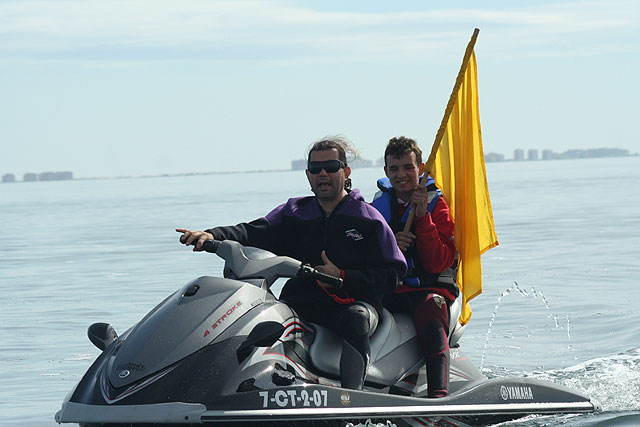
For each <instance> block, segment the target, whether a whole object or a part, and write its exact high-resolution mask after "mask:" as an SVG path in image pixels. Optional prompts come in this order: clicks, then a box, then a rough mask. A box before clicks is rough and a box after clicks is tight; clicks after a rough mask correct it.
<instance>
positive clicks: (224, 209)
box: [0, 157, 640, 426]
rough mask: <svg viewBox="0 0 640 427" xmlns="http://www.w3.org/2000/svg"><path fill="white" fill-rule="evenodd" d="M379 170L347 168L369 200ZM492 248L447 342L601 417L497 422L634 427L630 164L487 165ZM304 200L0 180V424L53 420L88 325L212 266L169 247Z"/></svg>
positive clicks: (634, 218)
mask: <svg viewBox="0 0 640 427" xmlns="http://www.w3.org/2000/svg"><path fill="white" fill-rule="evenodd" d="M381 173H382V171H381V170H377V169H356V170H355V171H354V173H353V176H352V177H353V181H354V187H356V188H359V189H360V190H361V191H362V193H363V195H364V196H365V197H366V198H367V199H368V200H370V199H371V197H372V196H373V194H374V192H375V180H376V178H378V177H379V175H381ZM487 175H488V181H489V187H490V193H491V201H492V204H493V211H494V218H495V224H496V231H497V233H498V239H499V241H500V245H499V246H498V247H497V248H494V249H492V250H490V251H488V252H487V253H486V254H485V255H484V256H483V277H484V292H483V294H482V295H480V296H478V297H477V298H476V299H474V300H473V301H472V309H473V317H472V320H471V322H470V326H469V327H468V328H467V331H466V334H465V336H464V337H463V339H462V349H463V351H464V352H465V353H466V354H467V356H469V357H470V359H471V360H472V361H474V362H475V363H476V365H477V366H481V367H482V369H483V370H484V372H485V373H486V374H487V375H488V376H490V377H500V376H511V375H519V376H522V375H526V376H532V377H536V378H540V379H545V380H550V381H553V382H556V383H559V384H563V385H565V386H568V387H571V388H574V389H577V390H579V391H581V392H583V393H586V394H588V395H591V396H592V397H594V398H596V399H597V400H599V401H600V402H601V403H602V405H603V412H601V413H598V414H594V415H588V416H556V417H541V418H531V419H525V420H521V421H519V422H517V423H509V425H523V426H546V425H553V426H558V425H571V426H573V425H579V426H617V425H628V426H631V425H640V326H639V324H638V321H639V320H640V244H639V243H638V240H639V239H640V157H628V158H612V159H592V160H573V161H569V160H563V161H538V162H505V163H490V164H488V165H487ZM306 194H309V187H308V184H307V183H306V178H305V177H304V173H303V172H301V171H299V172H294V171H287V172H269V173H241V174H226V175H200V176H183V177H156V178H128V179H102V180H74V181H65V182H36V183H13V184H1V185H0V224H2V228H1V229H0V236H1V237H2V238H1V239H0V290H1V292H0V425H2V426H4V425H7V426H10V425H21V426H53V425H56V423H55V421H54V420H53V416H54V414H55V412H56V411H57V410H58V409H59V407H60V404H61V402H62V400H63V398H64V396H65V395H66V394H67V393H68V392H69V391H70V390H71V389H72V387H73V386H74V385H75V383H76V382H77V381H78V380H79V379H80V377H81V376H82V374H83V373H84V371H85V370H86V369H87V368H88V367H89V365H90V364H91V362H92V361H93V359H94V358H95V357H96V356H97V354H98V350H97V349H96V348H95V347H94V346H93V345H92V344H91V343H90V342H89V341H88V339H87V338H86V329H87V327H88V325H90V324H92V323H94V322H109V323H111V324H112V325H113V326H114V327H115V329H116V330H117V331H124V330H125V329H127V328H128V327H130V326H131V325H132V324H134V323H135V322H137V321H138V320H139V319H140V318H142V317H143V316H144V314H146V313H147V312H148V311H149V310H150V309H151V308H153V307H154V306H155V305H156V304H157V303H159V302H160V301H161V300H162V299H164V297H166V296H167V295H168V294H169V293H171V292H173V291H174V290H175V289H177V288H178V287H181V286H182V285H184V284H185V283H186V282H187V281H189V280H191V279H192V278H194V277H197V276H201V275H220V274H221V270H222V263H221V262H220V261H219V259H218V258H217V257H216V256H214V255H210V254H202V253H198V254H194V253H192V252H191V251H189V250H188V249H186V248H185V247H184V246H181V245H179V244H178V241H177V237H178V235H177V233H175V231H174V229H175V228H176V227H186V228H192V229H203V228H207V227H211V226H214V225H227V224H235V223H237V222H240V221H245V220H251V219H254V218H257V217H260V216H262V215H264V214H266V213H267V212H268V211H269V210H271V209H272V208H273V207H275V206H276V205H278V204H280V203H282V202H284V201H285V200H286V198H287V197H290V196H298V195H306Z"/></svg>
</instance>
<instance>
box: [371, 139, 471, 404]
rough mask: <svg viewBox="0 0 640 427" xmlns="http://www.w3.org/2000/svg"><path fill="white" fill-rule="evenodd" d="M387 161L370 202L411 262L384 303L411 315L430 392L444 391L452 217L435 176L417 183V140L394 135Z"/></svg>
mask: <svg viewBox="0 0 640 427" xmlns="http://www.w3.org/2000/svg"><path fill="white" fill-rule="evenodd" d="M384 161H385V166H384V172H385V175H386V178H381V179H379V180H378V188H379V189H380V191H379V192H378V193H376V195H375V197H374V200H373V202H372V205H373V206H374V207H375V208H376V209H378V210H379V211H380V213H382V215H383V216H384V217H385V219H386V220H387V222H388V223H389V225H390V226H391V229H392V230H393V231H394V232H395V236H396V240H397V243H398V246H399V247H400V249H401V250H402V252H403V253H404V255H405V257H406V259H407V265H408V268H409V270H408V272H407V275H406V276H405V278H404V281H403V284H402V286H400V287H399V288H398V289H396V290H395V291H394V292H393V293H391V294H389V295H386V296H385V298H384V305H385V307H386V308H388V309H389V310H390V311H392V312H401V313H408V314H410V315H412V316H413V321H414V324H415V327H416V333H417V335H418V338H419V340H420V344H421V346H422V350H423V352H424V355H425V362H426V370H427V397H444V396H446V395H447V394H448V380H449V340H448V331H449V309H448V308H449V305H450V304H451V303H452V302H453V301H455V299H456V298H457V296H458V295H459V290H458V287H457V285H456V284H455V276H456V272H455V268H456V266H457V262H456V248H455V245H454V243H453V236H454V233H453V222H452V221H451V217H450V216H449V207H448V205H447V203H446V202H445V200H444V198H443V197H441V195H442V193H441V192H440V190H439V189H438V188H437V187H436V185H435V183H434V181H433V179H432V178H431V177H428V180H427V182H426V185H424V184H423V185H420V184H419V182H420V181H419V180H420V174H421V172H422V171H421V169H422V167H423V163H422V151H421V150H420V148H419V147H418V144H417V143H416V141H414V140H413V139H410V138H406V137H403V136H402V137H398V138H392V139H391V140H390V141H389V143H388V144H387V148H386V149H385V153H384ZM411 210H414V211H415V215H414V219H413V223H412V225H411V228H410V230H409V231H406V232H405V231H404V228H405V224H406V222H407V218H408V217H409V212H410V211H411Z"/></svg>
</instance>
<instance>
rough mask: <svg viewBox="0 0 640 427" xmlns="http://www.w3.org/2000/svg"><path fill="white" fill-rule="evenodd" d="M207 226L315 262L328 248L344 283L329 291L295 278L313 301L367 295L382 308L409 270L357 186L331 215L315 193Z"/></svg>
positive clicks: (218, 237)
mask: <svg viewBox="0 0 640 427" xmlns="http://www.w3.org/2000/svg"><path fill="white" fill-rule="evenodd" d="M206 231H207V232H209V233H211V234H212V235H213V237H214V238H215V239H216V240H225V239H230V240H235V241H237V242H239V243H241V244H243V245H246V246H255V247H258V248H262V249H265V250H268V251H270V252H273V253H274V254H276V255H286V256H290V257H292V258H295V259H298V260H300V261H302V262H303V263H308V264H311V265H312V266H317V265H322V264H323V262H322V259H321V257H320V254H321V252H322V251H323V250H325V251H326V254H327V257H328V258H329V259H330V260H331V261H332V262H333V263H334V264H335V265H336V266H337V267H338V268H340V269H342V270H343V271H344V274H343V279H344V286H343V287H342V289H339V290H332V292H334V293H335V294H333V295H331V294H329V293H327V292H318V289H319V288H320V287H319V285H318V284H317V283H313V282H311V281H304V280H301V281H296V282H297V283H295V288H296V294H298V296H299V297H300V298H298V301H300V299H304V298H305V296H306V297H307V299H308V300H309V301H308V302H309V303H314V304H322V303H336V302H339V301H349V300H356V301H364V302H368V303H369V304H371V305H373V306H374V307H375V308H376V310H378V312H380V311H381V310H382V304H381V301H382V296H383V295H384V294H385V293H389V292H392V291H393V290H394V289H396V287H397V286H398V285H399V284H400V283H401V281H402V278H403V277H404V275H405V274H406V271H407V265H406V261H405V258H404V256H403V255H402V253H401V252H400V250H399V249H398V245H397V244H396V240H395V237H394V235H393V232H392V231H391V229H390V228H389V226H388V225H387V222H386V221H385V219H384V218H383V217H382V215H381V214H380V213H379V212H378V211H377V210H376V209H375V208H373V207H372V206H370V205H369V204H368V203H366V202H365V201H364V198H363V197H362V195H361V194H360V193H359V192H358V190H355V189H354V190H351V191H350V192H349V193H348V195H347V196H346V197H345V198H344V199H342V201H341V202H340V203H339V204H338V206H337V207H336V209H335V210H334V211H333V212H332V213H331V215H329V216H328V217H327V216H325V214H324V211H323V210H322V208H321V207H320V205H319V203H318V201H317V199H316V198H315V197H314V196H308V197H298V198H292V199H289V200H288V201H287V202H286V203H284V204H282V205H280V206H278V207H277V208H275V209H274V210H272V211H271V212H270V213H269V214H268V215H267V216H266V217H264V218H259V219H256V220H254V221H251V222H248V223H241V224H238V225H235V226H227V227H215V228H212V229H209V230H206ZM290 284H291V285H293V283H287V286H289V285H290Z"/></svg>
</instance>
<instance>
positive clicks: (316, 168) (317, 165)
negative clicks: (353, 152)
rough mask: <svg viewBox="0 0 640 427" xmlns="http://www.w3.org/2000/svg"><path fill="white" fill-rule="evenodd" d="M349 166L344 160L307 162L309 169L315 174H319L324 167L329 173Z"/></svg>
mask: <svg viewBox="0 0 640 427" xmlns="http://www.w3.org/2000/svg"><path fill="white" fill-rule="evenodd" d="M346 167H347V164H346V163H345V162H343V161H342V160H325V161H324V162H309V163H307V170H308V171H309V173H312V174H313V175H317V174H319V173H320V172H322V169H324V170H325V171H326V172H327V173H334V172H338V170H340V169H344V168H346Z"/></svg>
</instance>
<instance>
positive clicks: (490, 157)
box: [484, 153, 504, 162]
mask: <svg viewBox="0 0 640 427" xmlns="http://www.w3.org/2000/svg"><path fill="white" fill-rule="evenodd" d="M484 161H485V162H504V154H500V153H486V154H485V155H484Z"/></svg>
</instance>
